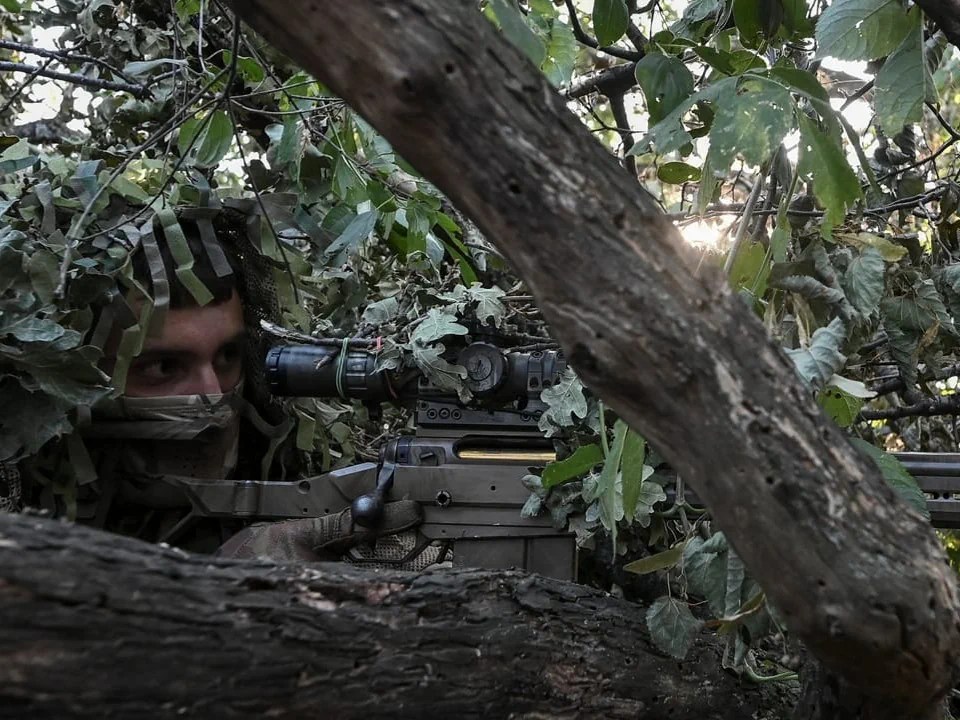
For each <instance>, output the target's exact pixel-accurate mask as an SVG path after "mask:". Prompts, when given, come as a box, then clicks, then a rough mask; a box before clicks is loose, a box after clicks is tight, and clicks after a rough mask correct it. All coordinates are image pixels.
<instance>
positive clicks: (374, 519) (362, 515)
mask: <svg viewBox="0 0 960 720" xmlns="http://www.w3.org/2000/svg"><path fill="white" fill-rule="evenodd" d="M394 470H396V465H395V464H394V463H392V462H386V461H385V462H384V463H383V465H381V466H380V473H379V475H377V487H376V488H374V489H373V491H372V492H368V493H365V494H364V495H360V496H358V497H355V498H354V499H353V502H352V503H350V516H351V517H352V518H353V522H355V523H356V524H357V525H360V526H361V527H365V528H367V529H368V530H375V529H376V528H377V527H379V525H380V524H381V523H382V522H383V506H384V504H385V503H386V497H387V493H389V492H390V490H391V489H392V488H393V473H394Z"/></svg>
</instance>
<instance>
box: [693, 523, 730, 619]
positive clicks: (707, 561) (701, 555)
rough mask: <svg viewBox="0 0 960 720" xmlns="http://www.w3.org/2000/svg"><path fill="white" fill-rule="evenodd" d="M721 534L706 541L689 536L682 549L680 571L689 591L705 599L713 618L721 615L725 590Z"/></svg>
mask: <svg viewBox="0 0 960 720" xmlns="http://www.w3.org/2000/svg"><path fill="white" fill-rule="evenodd" d="M728 550H729V546H728V545H727V539H726V537H724V535H723V533H715V534H714V535H713V536H712V537H711V538H710V539H709V540H703V539H702V538H700V537H694V538H691V539H690V540H689V541H688V542H687V544H686V547H684V549H683V574H684V576H685V577H686V578H687V587H688V588H689V590H690V592H692V593H694V594H695V595H699V596H701V597H703V598H705V599H706V600H707V603H708V604H709V605H710V610H711V611H712V612H713V614H714V615H716V616H717V617H721V616H722V615H723V610H724V601H725V599H726V593H727V552H728Z"/></svg>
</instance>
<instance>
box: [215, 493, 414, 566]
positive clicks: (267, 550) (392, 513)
mask: <svg viewBox="0 0 960 720" xmlns="http://www.w3.org/2000/svg"><path fill="white" fill-rule="evenodd" d="M422 522H423V510H422V509H421V508H420V505H419V504H418V503H416V502H414V501H413V500H397V501H395V502H389V503H386V504H385V505H384V513H383V522H382V523H380V525H379V527H377V528H375V529H373V530H370V529H368V528H364V527H361V526H359V525H354V523H353V520H352V518H351V516H350V508H347V509H346V510H344V511H343V512H340V513H337V514H336V515H324V516H322V517H318V518H304V519H302V520H283V521H281V522H270V523H257V524H255V525H251V526H250V527H248V528H244V529H243V530H241V531H240V532H238V533H237V534H236V535H234V536H233V537H231V538H230V539H229V540H227V541H226V542H225V543H224V544H223V545H221V546H220V548H219V549H218V550H217V552H216V553H215V554H216V555H218V556H220V557H230V558H254V557H256V558H268V559H270V560H274V561H276V562H291V561H292V562H320V561H323V560H339V559H340V558H341V557H343V555H344V554H346V553H347V551H349V550H350V549H351V548H353V547H356V546H357V545H360V544H362V543H370V544H372V543H373V542H375V541H376V539H377V538H378V537H383V536H386V535H394V534H396V533H400V532H403V531H405V530H410V529H411V528H415V527H416V526H417V525H419V524H420V523H422Z"/></svg>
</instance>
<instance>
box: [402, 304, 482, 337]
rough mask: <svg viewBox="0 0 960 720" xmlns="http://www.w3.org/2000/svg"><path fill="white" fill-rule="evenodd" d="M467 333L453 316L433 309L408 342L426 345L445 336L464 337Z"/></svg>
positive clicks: (428, 312) (439, 309)
mask: <svg viewBox="0 0 960 720" xmlns="http://www.w3.org/2000/svg"><path fill="white" fill-rule="evenodd" d="M468 332H469V330H467V328H465V327H464V326H463V325H460V324H459V323H458V322H457V321H456V318H455V317H454V316H453V315H450V314H448V313H446V312H444V311H443V310H442V309H441V308H437V307H434V308H430V310H429V311H427V315H426V317H424V319H423V320H421V321H420V323H419V324H418V325H417V327H416V328H415V329H414V331H413V334H412V335H411V336H410V340H411V342H412V343H413V344H414V345H426V344H427V343H432V342H434V341H435V340H439V339H441V338H444V337H446V336H447V335H466V334H467V333H468Z"/></svg>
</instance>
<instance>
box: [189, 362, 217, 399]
mask: <svg viewBox="0 0 960 720" xmlns="http://www.w3.org/2000/svg"><path fill="white" fill-rule="evenodd" d="M196 387H197V388H198V390H197V392H198V393H201V394H203V395H216V394H218V393H221V392H224V390H223V389H222V388H221V387H220V376H219V375H217V371H216V369H215V368H214V367H213V364H212V363H206V364H204V365H202V366H201V367H200V368H198V377H197V383H196Z"/></svg>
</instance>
